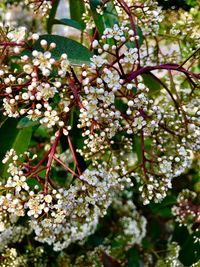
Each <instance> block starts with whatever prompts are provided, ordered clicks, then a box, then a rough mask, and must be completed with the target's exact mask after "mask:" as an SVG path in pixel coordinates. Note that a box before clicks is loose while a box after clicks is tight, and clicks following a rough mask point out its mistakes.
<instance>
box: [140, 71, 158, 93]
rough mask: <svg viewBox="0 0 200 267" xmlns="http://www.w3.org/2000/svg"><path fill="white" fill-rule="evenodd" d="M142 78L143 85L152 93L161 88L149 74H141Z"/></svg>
mask: <svg viewBox="0 0 200 267" xmlns="http://www.w3.org/2000/svg"><path fill="white" fill-rule="evenodd" d="M142 78H143V81H144V84H145V85H146V86H147V87H148V88H149V89H150V90H151V91H152V92H156V91H159V90H160V89H161V88H162V86H161V84H160V83H159V81H158V80H157V79H156V78H155V77H154V76H153V75H151V74H150V73H144V74H142Z"/></svg>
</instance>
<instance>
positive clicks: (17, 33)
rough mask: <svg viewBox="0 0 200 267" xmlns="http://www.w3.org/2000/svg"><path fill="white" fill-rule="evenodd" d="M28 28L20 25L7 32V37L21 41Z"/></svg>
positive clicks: (13, 40)
mask: <svg viewBox="0 0 200 267" xmlns="http://www.w3.org/2000/svg"><path fill="white" fill-rule="evenodd" d="M26 30H27V29H26V28H25V27H19V28H17V29H15V30H12V31H10V32H9V33H8V34H7V37H8V38H9V39H10V41H12V42H16V43H20V42H21V41H23V40H24V38H25V34H26Z"/></svg>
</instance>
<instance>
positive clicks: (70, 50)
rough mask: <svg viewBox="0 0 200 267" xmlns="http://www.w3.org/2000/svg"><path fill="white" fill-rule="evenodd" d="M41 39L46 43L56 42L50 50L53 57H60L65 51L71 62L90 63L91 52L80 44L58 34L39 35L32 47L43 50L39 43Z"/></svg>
mask: <svg viewBox="0 0 200 267" xmlns="http://www.w3.org/2000/svg"><path fill="white" fill-rule="evenodd" d="M42 39H43V40H46V41H47V43H48V44H50V43H52V42H54V43H56V48H55V49H53V50H52V51H51V54H52V57H53V58H55V59H60V56H61V55H62V54H64V53H66V54H67V55H68V60H69V62H70V63H71V64H74V65H82V64H86V65H89V64H90V58H91V57H92V56H93V54H92V52H90V51H89V50H88V49H87V48H86V47H85V46H83V45H82V44H80V43H78V42H76V41H74V40H71V39H69V38H65V37H63V36H59V35H41V36H40V38H39V40H38V41H37V42H36V43H35V45H34V47H33V49H35V50H37V51H43V48H42V47H41V45H40V41H41V40H42Z"/></svg>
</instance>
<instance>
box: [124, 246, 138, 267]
mask: <svg viewBox="0 0 200 267" xmlns="http://www.w3.org/2000/svg"><path fill="white" fill-rule="evenodd" d="M140 266H141V265H140V256H139V253H138V251H137V250H136V249H135V248H131V249H130V250H129V251H128V265H127V267H140Z"/></svg>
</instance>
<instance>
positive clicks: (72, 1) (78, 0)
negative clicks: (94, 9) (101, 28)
mask: <svg viewBox="0 0 200 267" xmlns="http://www.w3.org/2000/svg"><path fill="white" fill-rule="evenodd" d="M69 9H70V16H71V19H72V20H75V21H77V22H78V23H79V24H80V25H81V27H82V29H84V28H85V23H84V22H83V20H82V15H83V13H84V12H85V6H84V1H83V0H69Z"/></svg>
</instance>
